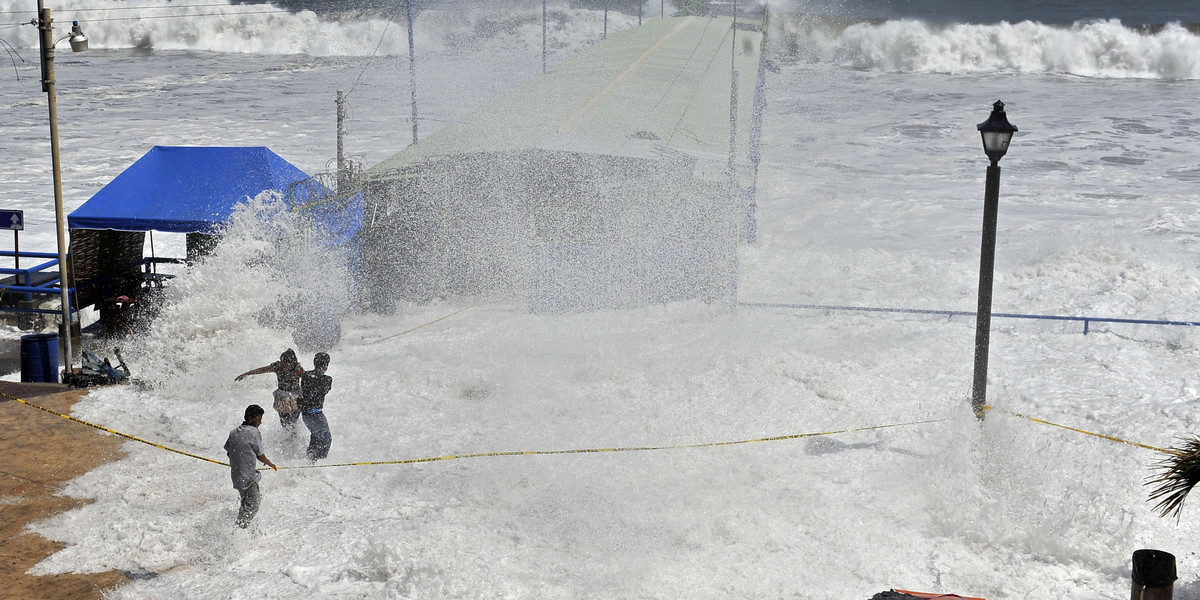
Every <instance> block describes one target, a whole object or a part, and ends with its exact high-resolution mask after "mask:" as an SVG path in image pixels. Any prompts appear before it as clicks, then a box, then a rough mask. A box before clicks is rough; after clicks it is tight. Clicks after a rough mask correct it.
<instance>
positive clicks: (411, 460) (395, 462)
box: [264, 419, 945, 470]
mask: <svg viewBox="0 0 1200 600" xmlns="http://www.w3.org/2000/svg"><path fill="white" fill-rule="evenodd" d="M941 421H945V419H930V420H927V421H913V422H910V423H892V424H890V425H871V426H867V427H855V428H853V429H841V430H838V431H819V432H814V433H797V434H792V435H779V436H775V437H763V438H753V439H748V440H735V441H732V442H708V443H703V444H681V445H677V446H626V447H615V448H581V449H576V450H513V451H509V452H479V453H476V454H450V455H447V456H430V457H426V458H409V459H405V460H381V461H373V462H353V463H338V464H326V465H301V466H293V467H279V469H280V470H283V469H321V468H326V467H362V466H368V465H411V464H416V463H427V462H437V461H443V460H458V459H465V458H484V457H489V456H543V455H549V454H593V453H600V452H646V451H650V450H683V449H688V448H715V447H717V446H733V445H737V444H753V443H757V442H779V441H783V440H796V439H800V438H806V437H816V436H822V435H835V434H839V433H853V432H856V431H868V430H871V429H887V428H889V427H904V426H907V425H923V424H926V423H938V422H941ZM264 470H265V469H264Z"/></svg>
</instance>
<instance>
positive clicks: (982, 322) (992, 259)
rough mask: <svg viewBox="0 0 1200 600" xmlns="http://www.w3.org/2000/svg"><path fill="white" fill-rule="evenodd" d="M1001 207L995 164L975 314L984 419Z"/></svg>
mask: <svg viewBox="0 0 1200 600" xmlns="http://www.w3.org/2000/svg"><path fill="white" fill-rule="evenodd" d="M999 204H1000V165H999V162H998V159H996V160H992V164H991V165H989V166H988V169H987V182H986V183H985V184H984V194H983V241H982V243H981V245H980V250H979V308H978V310H977V312H976V313H975V375H974V378H973V380H972V384H971V409H972V410H974V411H975V416H976V417H977V418H979V419H983V414H984V407H985V406H986V405H987V371H988V343H989V340H990V337H991V330H992V271H993V269H994V267H995V264H996V213H997V212H998V208H999Z"/></svg>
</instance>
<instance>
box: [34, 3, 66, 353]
mask: <svg viewBox="0 0 1200 600" xmlns="http://www.w3.org/2000/svg"><path fill="white" fill-rule="evenodd" d="M37 26H38V30H39V32H40V34H41V35H40V36H39V41H40V45H41V59H42V91H43V92H46V98H47V102H46V104H47V105H48V106H49V107H50V161H51V165H52V167H53V169H54V219H55V224H56V226H57V230H58V290H59V302H61V304H62V333H61V335H62V339H63V366H64V368H65V372H66V373H67V374H70V373H71V368H72V362H73V361H74V357H75V354H74V352H73V350H72V348H71V333H72V332H71V329H72V327H71V325H72V324H71V297H70V287H71V286H70V285H69V284H68V282H69V277H68V276H67V223H66V218H65V217H64V216H63V194H62V162H61V160H60V159H59V151H58V101H57V100H56V98H55V87H54V21H53V20H52V19H51V18H50V9H48V8H45V7H44V6H43V5H42V0H38V22H37Z"/></svg>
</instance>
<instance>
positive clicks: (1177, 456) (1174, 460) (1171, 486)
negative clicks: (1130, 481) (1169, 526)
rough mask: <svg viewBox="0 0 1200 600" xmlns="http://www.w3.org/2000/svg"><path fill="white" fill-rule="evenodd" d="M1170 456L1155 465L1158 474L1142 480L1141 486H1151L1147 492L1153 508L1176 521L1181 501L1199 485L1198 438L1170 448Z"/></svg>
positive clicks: (1199, 456)
mask: <svg viewBox="0 0 1200 600" xmlns="http://www.w3.org/2000/svg"><path fill="white" fill-rule="evenodd" d="M1170 452H1171V455H1170V456H1168V457H1167V458H1164V459H1163V460H1162V461H1160V462H1159V463H1158V465H1157V468H1158V469H1159V470H1160V471H1161V472H1160V473H1158V474H1156V475H1154V476H1152V477H1150V478H1149V479H1147V480H1146V483H1145V485H1155V486H1157V487H1155V488H1154V489H1153V490H1151V491H1150V501H1151V502H1153V501H1155V500H1158V504H1157V505H1156V506H1155V507H1154V510H1155V511H1157V512H1158V513H1159V514H1160V515H1161V516H1163V517H1169V516H1173V517H1175V518H1176V519H1178V518H1179V514H1180V512H1181V511H1182V510H1183V501H1184V500H1186V499H1187V495H1188V493H1189V492H1191V491H1192V488H1193V487H1196V484H1197V483H1200V438H1195V437H1193V438H1192V439H1190V440H1184V442H1183V444H1182V445H1181V446H1180V447H1172V448H1171V449H1170Z"/></svg>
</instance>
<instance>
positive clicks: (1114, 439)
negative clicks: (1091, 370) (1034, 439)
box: [983, 405, 1181, 456]
mask: <svg viewBox="0 0 1200 600" xmlns="http://www.w3.org/2000/svg"><path fill="white" fill-rule="evenodd" d="M983 409H984V410H998V409H997V408H995V407H994V406H987V405H985V406H984V407H983ZM999 412H1002V413H1004V414H1006V415H1011V416H1014V417H1018V418H1021V419H1026V420H1029V421H1032V422H1034V423H1041V424H1042V425H1049V426H1051V427H1058V428H1060V429H1066V430H1067V431H1074V432H1075V433H1082V434H1084V435H1090V436H1095V437H1098V438H1100V439H1104V440H1108V441H1110V442H1119V443H1122V444H1128V445H1130V446H1136V447H1138V448H1145V449H1146V450H1154V451H1155V452H1162V453H1163V454H1174V455H1177V456H1178V455H1180V454H1181V453H1180V452H1178V451H1176V450H1170V449H1167V448H1159V447H1158V446H1151V445H1149V444H1142V443H1139V442H1131V441H1129V440H1125V439H1121V438H1119V437H1114V436H1111V435H1105V434H1103V433H1096V432H1094V431H1088V430H1086V429H1079V428H1077V427H1070V426H1067V425H1061V424H1059V423H1052V422H1050V421H1047V420H1045V419H1039V418H1037V417H1030V416H1028V415H1023V414H1021V413H1015V412H1012V411H1007V410H1000V411H999Z"/></svg>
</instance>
